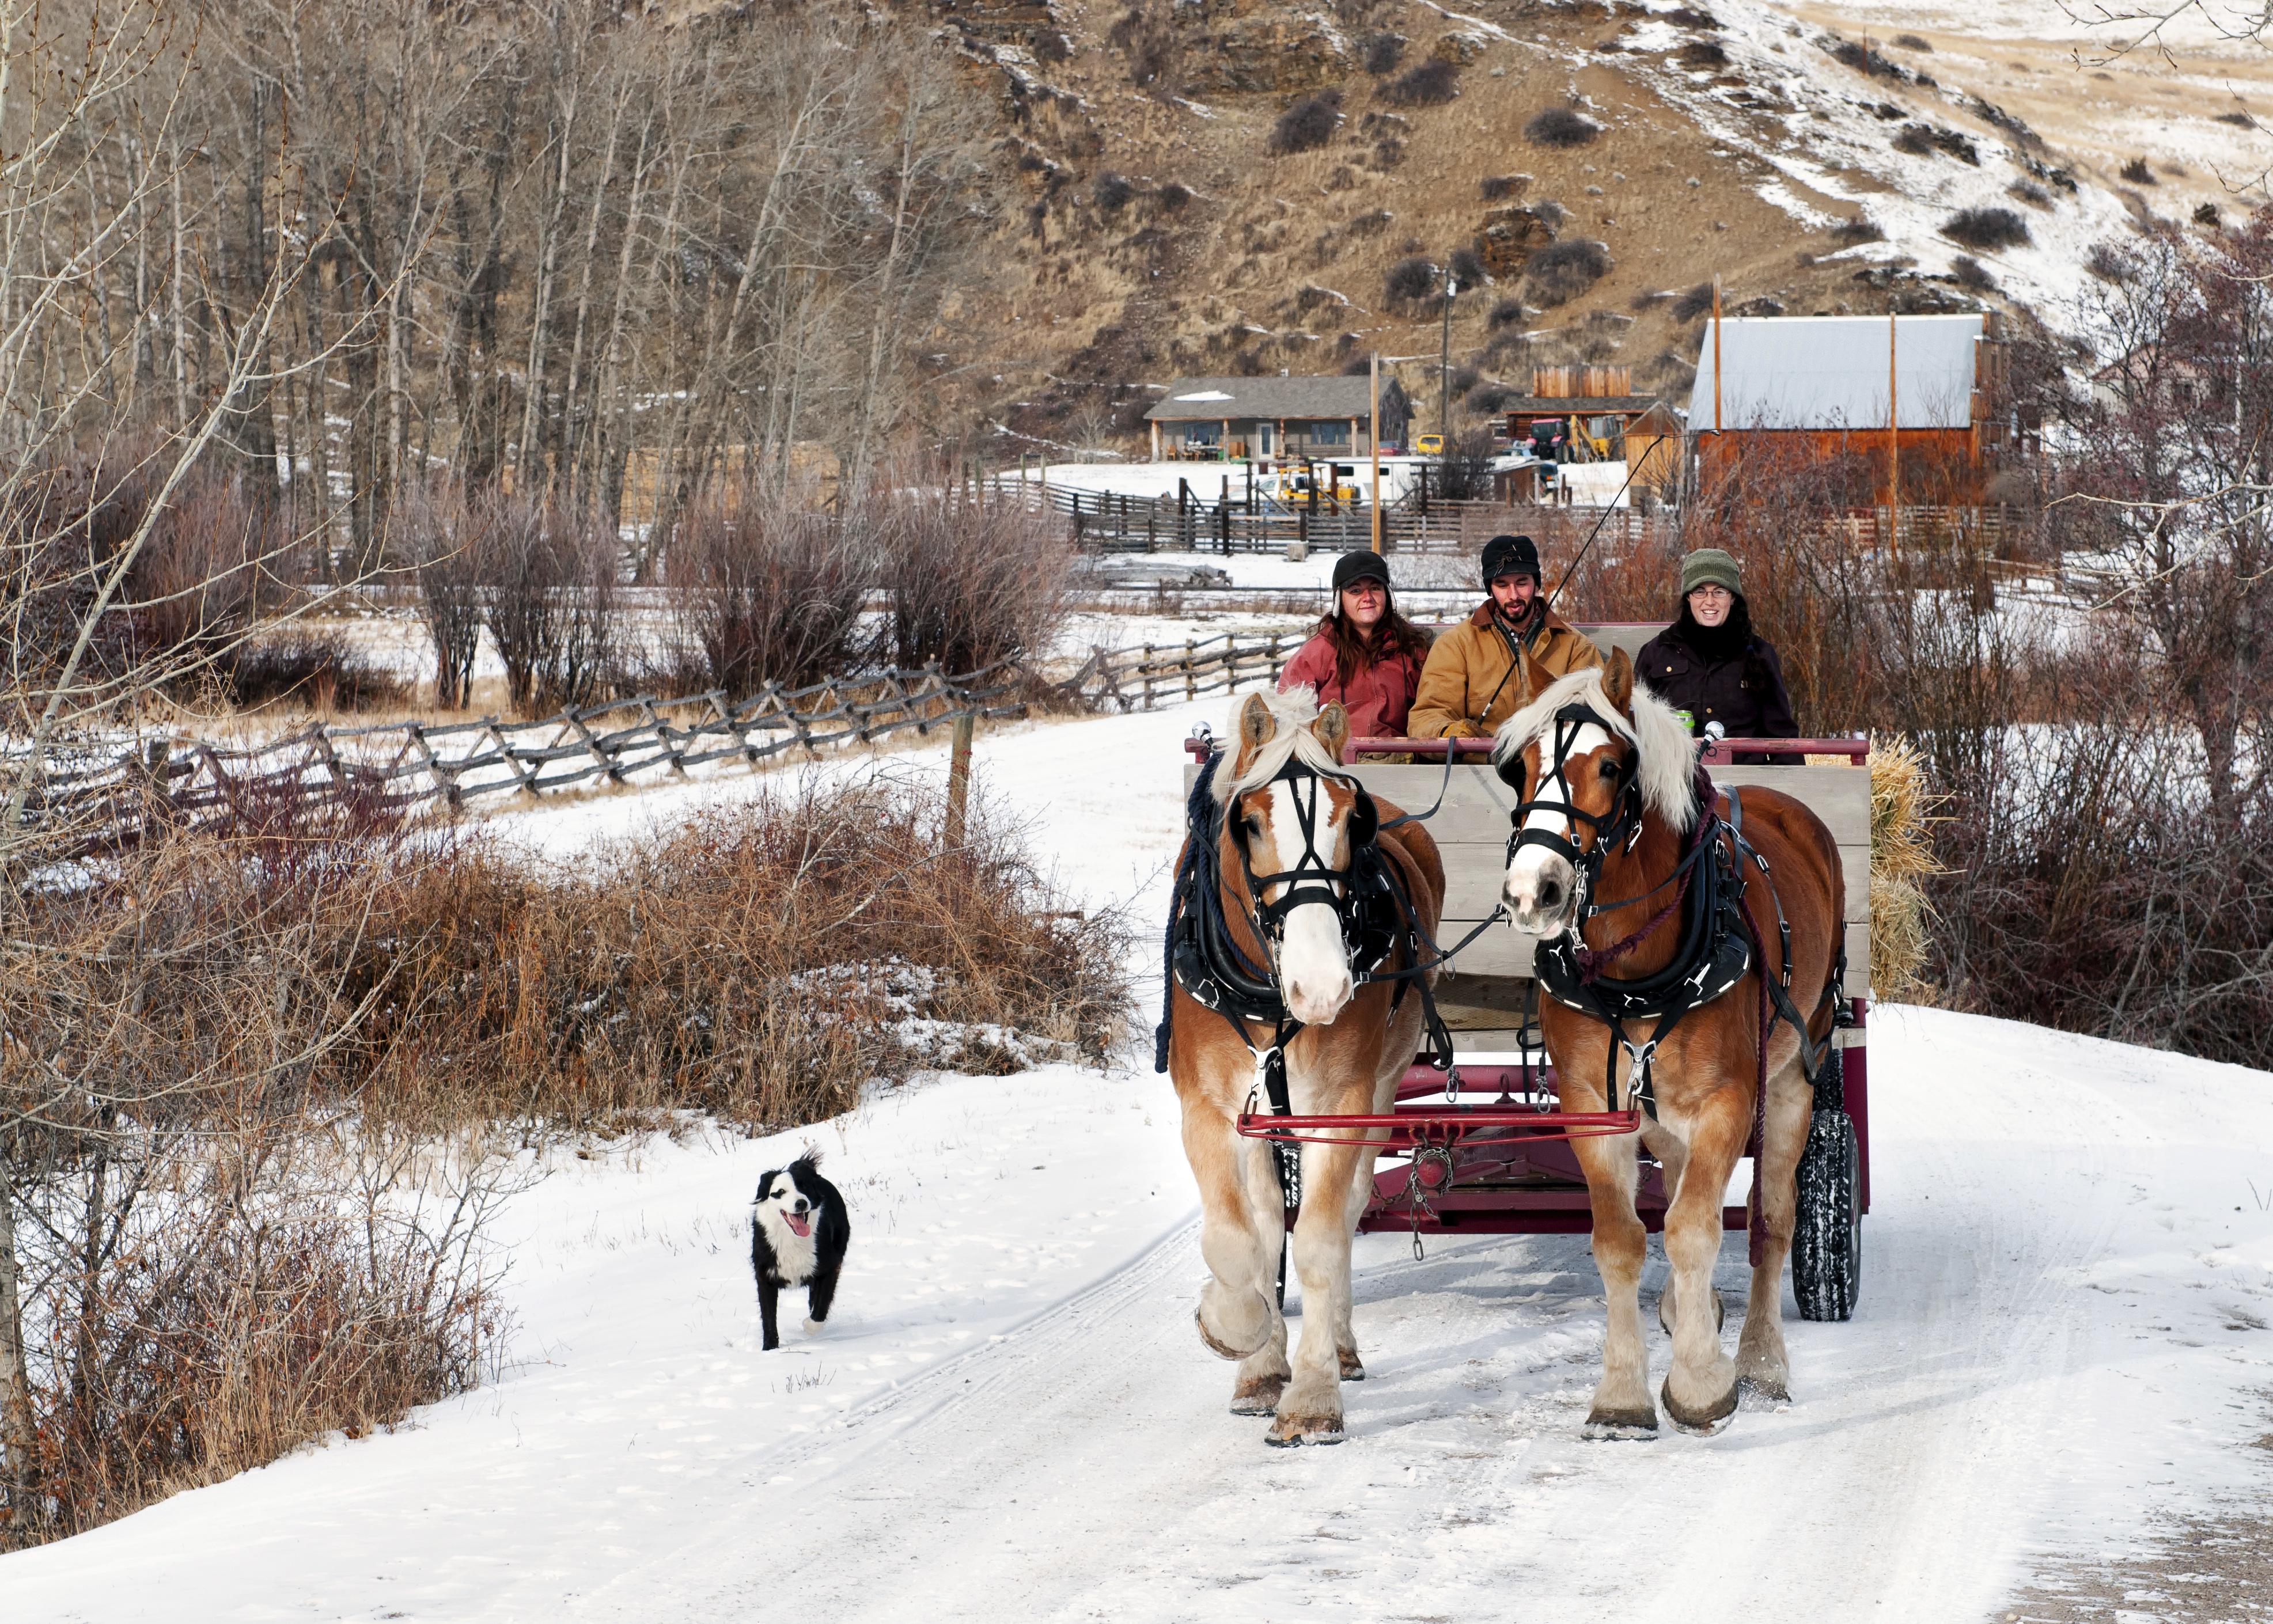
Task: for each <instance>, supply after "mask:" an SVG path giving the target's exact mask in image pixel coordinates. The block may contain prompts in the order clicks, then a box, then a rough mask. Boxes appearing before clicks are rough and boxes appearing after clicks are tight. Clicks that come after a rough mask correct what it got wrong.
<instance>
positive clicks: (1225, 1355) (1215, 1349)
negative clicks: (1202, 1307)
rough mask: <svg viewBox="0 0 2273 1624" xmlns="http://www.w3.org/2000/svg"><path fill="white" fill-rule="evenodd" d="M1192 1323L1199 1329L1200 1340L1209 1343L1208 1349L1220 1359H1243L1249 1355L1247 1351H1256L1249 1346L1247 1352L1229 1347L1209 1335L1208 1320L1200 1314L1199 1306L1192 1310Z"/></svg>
mask: <svg viewBox="0 0 2273 1624" xmlns="http://www.w3.org/2000/svg"><path fill="white" fill-rule="evenodd" d="M1192 1324H1193V1326H1194V1328H1197V1330H1198V1332H1199V1334H1200V1340H1201V1341H1202V1342H1204V1343H1206V1344H1207V1351H1209V1352H1210V1353H1212V1354H1214V1355H1215V1356H1216V1358H1219V1359H1243V1358H1246V1357H1247V1353H1252V1352H1254V1351H1255V1350H1254V1349H1252V1348H1249V1350H1248V1351H1247V1353H1242V1352H1240V1351H1238V1350H1237V1349H1235V1348H1227V1347H1225V1346H1224V1345H1223V1343H1219V1342H1218V1341H1217V1340H1216V1339H1215V1338H1214V1337H1213V1336H1210V1335H1208V1328H1207V1321H1205V1320H1204V1319H1203V1318H1202V1317H1201V1316H1200V1311H1199V1310H1198V1309H1197V1308H1195V1309H1193V1310H1192Z"/></svg>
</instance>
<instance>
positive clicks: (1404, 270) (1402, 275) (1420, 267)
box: [1382, 254, 1444, 308]
mask: <svg viewBox="0 0 2273 1624" xmlns="http://www.w3.org/2000/svg"><path fill="white" fill-rule="evenodd" d="M1443 291H1444V273H1442V272H1441V271H1439V270H1438V269H1437V262H1436V261H1435V260H1433V259H1431V258H1429V257H1428V256H1427V255H1425V254H1408V255H1407V256H1406V257H1405V258H1402V259H1400V260H1399V261H1398V262H1397V263H1396V264H1395V265H1392V266H1390V267H1389V274H1388V276H1387V278H1386V279H1385V280H1384V281H1383V283H1382V292H1383V295H1384V297H1385V298H1386V299H1387V301H1388V303H1390V304H1391V305H1392V306H1403V307H1407V308H1409V307H1411V306H1414V305H1417V304H1419V303H1422V301H1423V300H1427V299H1432V298H1435V297H1437V296H1438V295H1439V294H1441V293H1442V292H1443Z"/></svg>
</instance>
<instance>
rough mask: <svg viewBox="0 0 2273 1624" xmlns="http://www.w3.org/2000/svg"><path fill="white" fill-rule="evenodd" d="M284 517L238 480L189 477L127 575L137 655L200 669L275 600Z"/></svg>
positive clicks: (289, 542) (286, 528)
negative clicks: (256, 499)
mask: <svg viewBox="0 0 2273 1624" xmlns="http://www.w3.org/2000/svg"><path fill="white" fill-rule="evenodd" d="M293 541H294V535H293V526H292V520H291V515H290V513H289V511H288V510H286V509H284V508H282V507H281V506H280V505H278V504H275V503H273V502H272V503H270V504H268V505H266V506H262V505H259V504H257V503H255V502H253V501H251V499H249V498H248V495H247V492H246V490H245V484H244V476H243V475H229V476H223V475H216V474H213V473H209V472H206V471H205V470H203V469H199V470H197V471H195V472H192V473H191V475H189V477H187V478H186V479H184V481H183V482H182V483H181V484H179V485H178V486H176V488H175V490H174V494H173V498H172V499H171V500H170V501H169V502H168V503H167V505H166V508H165V511H164V512H163V513H161V514H160V515H159V516H158V520H157V522H156V523H155V524H154V525H153V526H152V528H151V530H150V535H149V537H148V539H147V540H146V542H145V543H143V547H142V551H141V553H140V554H139V556H138V557H137V558H135V560H134V565H133V567H132V569H131V572H130V573H129V574H128V577H127V580H126V585H125V592H124V600H125V602H126V604H127V605H128V606H129V607H128V609H127V617H128V622H129V624H130V625H131V627H132V632H131V640H132V647H133V653H134V654H135V655H136V656H138V657H139V658H141V659H145V660H153V661H157V662H161V663H163V664H166V665H169V666H176V667H184V666H186V665H189V664H194V665H195V666H197V667H199V668H202V667H203V666H205V665H206V663H207V662H211V661H212V660H213V659H214V658H215V657H216V656H218V655H222V654H223V653H224V651H226V650H227V649H228V648H229V646H230V645H231V644H232V643H233V642H234V641H235V640H236V639H237V638H238V637H240V636H241V635H242V634H243V633H244V630H245V628H247V627H248V626H250V625H251V624H252V623H253V622H254V621H255V620H256V619H258V618H259V616H260V613H261V611H262V609H263V608H264V606H267V607H274V605H275V604H276V603H277V602H279V601H280V599H281V596H282V595H283V590H284V588H283V587H282V585H281V582H280V581H279V580H278V579H277V576H278V573H279V570H280V568H281V566H282V565H285V563H286V561H287V560H288V559H289V557H290V555H291V553H292V551H293Z"/></svg>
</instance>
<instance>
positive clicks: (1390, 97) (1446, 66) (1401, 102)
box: [1374, 56, 1460, 107]
mask: <svg viewBox="0 0 2273 1624" xmlns="http://www.w3.org/2000/svg"><path fill="white" fill-rule="evenodd" d="M1374 94H1376V95H1377V96H1378V97H1379V98H1380V99H1381V100H1382V101H1385V102H1387V103H1388V104H1389V105H1390V106H1392V107H1441V106H1443V105H1444V103H1445V102H1447V101H1452V98H1454V97H1455V96H1457V95H1459V94H1460V71H1459V68H1458V67H1457V66H1455V65H1454V64H1452V63H1449V62H1447V61H1445V60H1444V58H1443V57H1442V56H1431V57H1430V58H1429V60H1428V61H1426V62H1423V63H1418V64H1414V66H1413V67H1410V68H1408V69H1407V70H1406V71H1404V72H1402V73H1400V74H1399V75H1398V76H1397V77H1396V78H1395V79H1391V80H1390V81H1389V82H1388V83H1387V84H1385V85H1384V86H1382V87H1381V88H1380V89H1379V90H1377V91H1376V92H1375V93H1374Z"/></svg>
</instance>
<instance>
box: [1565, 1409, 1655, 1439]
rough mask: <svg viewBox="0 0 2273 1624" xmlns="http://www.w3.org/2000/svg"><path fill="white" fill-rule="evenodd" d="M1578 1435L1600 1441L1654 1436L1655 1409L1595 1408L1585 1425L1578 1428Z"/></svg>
mask: <svg viewBox="0 0 2273 1624" xmlns="http://www.w3.org/2000/svg"><path fill="white" fill-rule="evenodd" d="M1579 1436H1580V1437H1581V1438H1591V1439H1594V1440H1597V1441H1613V1440H1623V1441H1632V1440H1638V1439H1643V1438H1654V1437H1656V1436H1657V1411H1654V1410H1596V1411H1593V1412H1592V1413H1591V1414H1589V1415H1588V1416H1587V1425H1586V1426H1583V1427H1581V1428H1580V1429H1579Z"/></svg>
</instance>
